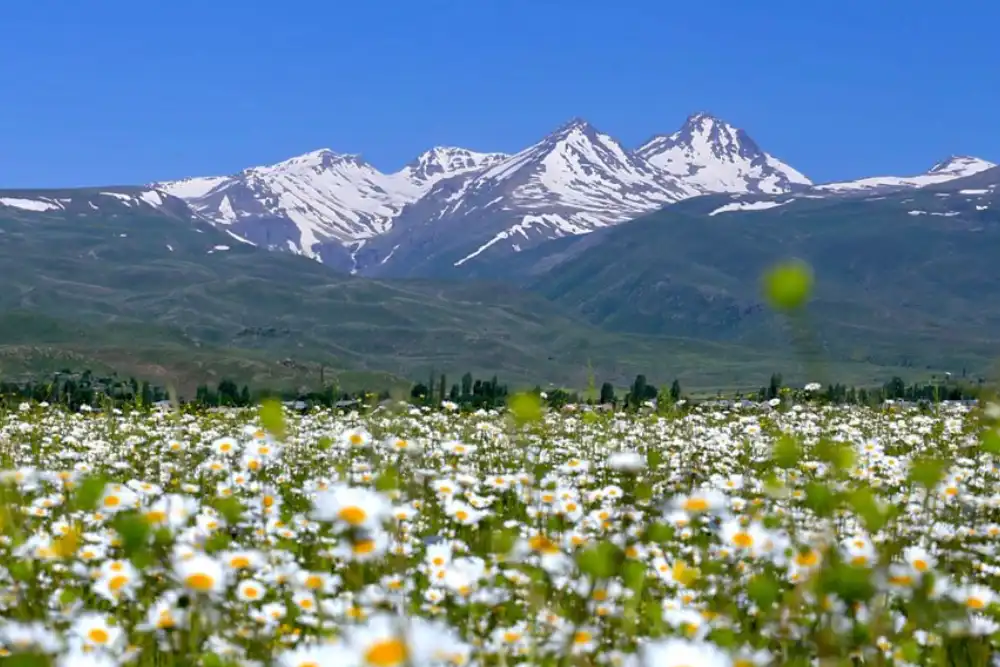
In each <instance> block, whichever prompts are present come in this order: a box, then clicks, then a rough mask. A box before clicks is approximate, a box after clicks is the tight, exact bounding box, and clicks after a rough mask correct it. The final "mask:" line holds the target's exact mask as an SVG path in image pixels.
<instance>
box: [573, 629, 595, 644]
mask: <svg viewBox="0 0 1000 667" xmlns="http://www.w3.org/2000/svg"><path fill="white" fill-rule="evenodd" d="M591 639H593V635H592V634H590V633H589V632H587V631H586V630H580V631H579V632H577V633H576V634H575V635H573V643H574V644H586V643H587V642H589V641H590V640H591Z"/></svg>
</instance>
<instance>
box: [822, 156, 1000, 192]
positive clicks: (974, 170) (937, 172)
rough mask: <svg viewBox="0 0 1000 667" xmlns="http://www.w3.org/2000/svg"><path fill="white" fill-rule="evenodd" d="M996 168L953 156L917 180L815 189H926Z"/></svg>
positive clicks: (863, 181)
mask: <svg viewBox="0 0 1000 667" xmlns="http://www.w3.org/2000/svg"><path fill="white" fill-rule="evenodd" d="M995 166H996V165H995V164H993V163H992V162H987V161H986V160H981V159H980V158H977V157H971V156H968V155H953V156H951V157H949V158H947V159H945V160H942V161H941V162H938V163H937V164H935V165H934V166H933V167H931V168H930V169H928V170H927V171H925V172H924V173H922V174H917V175H916V176H874V177H871V178H862V179H859V180H856V181H844V182H840V183H823V184H822V185H817V186H815V190H818V191H820V192H828V193H834V194H847V193H851V192H871V191H881V190H897V189H905V188H922V187H925V186H928V185H936V184H938V183H946V182H948V181H952V180H955V179H957V178H965V177H966V176H972V175H973V174H978V173H979V172H981V171H986V170H987V169H991V168H993V167H995Z"/></svg>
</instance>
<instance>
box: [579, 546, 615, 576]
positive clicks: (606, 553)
mask: <svg viewBox="0 0 1000 667" xmlns="http://www.w3.org/2000/svg"><path fill="white" fill-rule="evenodd" d="M576 560H577V565H578V566H579V567H580V571H581V572H583V573H584V574H588V575H590V576H591V577H595V578H598V579H607V578H609V577H612V576H614V575H615V573H616V572H617V571H618V563H619V561H620V560H621V549H619V548H618V547H616V546H615V545H614V544H612V543H611V542H600V543H599V544H596V545H594V546H593V547H590V548H589V549H585V550H584V551H583V552H581V553H580V555H579V556H577V559H576Z"/></svg>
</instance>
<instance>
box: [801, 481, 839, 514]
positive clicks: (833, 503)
mask: <svg viewBox="0 0 1000 667" xmlns="http://www.w3.org/2000/svg"><path fill="white" fill-rule="evenodd" d="M805 505H806V507H808V508H809V509H811V510H812V511H813V512H815V513H816V515H817V516H822V517H828V516H833V511H834V510H835V509H837V497H836V496H835V495H834V493H833V491H832V490H830V488H829V487H827V486H824V485H823V484H820V483H819V482H809V483H808V484H806V501H805Z"/></svg>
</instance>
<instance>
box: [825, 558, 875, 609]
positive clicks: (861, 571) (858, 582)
mask: <svg viewBox="0 0 1000 667" xmlns="http://www.w3.org/2000/svg"><path fill="white" fill-rule="evenodd" d="M870 574H871V573H870V572H869V571H868V570H867V569H866V568H861V567H852V566H850V565H845V564H843V563H838V564H837V565H835V566H833V567H829V568H823V569H821V570H820V574H819V576H820V586H821V588H822V590H823V592H824V593H835V594H836V595H837V597H839V598H841V599H842V600H843V601H844V602H846V603H848V604H850V603H852V602H859V601H865V600H868V599H870V598H871V597H872V595H874V594H875V586H874V584H872V582H871V576H870Z"/></svg>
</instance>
